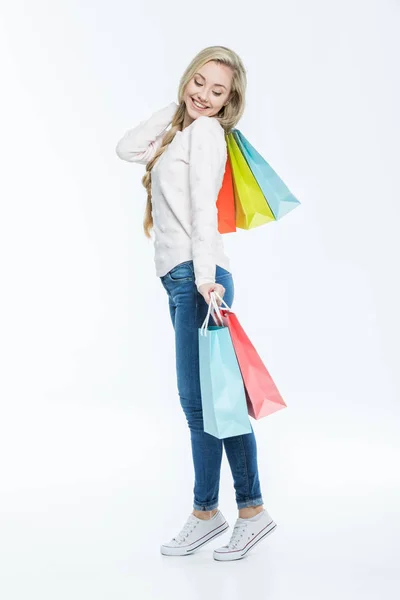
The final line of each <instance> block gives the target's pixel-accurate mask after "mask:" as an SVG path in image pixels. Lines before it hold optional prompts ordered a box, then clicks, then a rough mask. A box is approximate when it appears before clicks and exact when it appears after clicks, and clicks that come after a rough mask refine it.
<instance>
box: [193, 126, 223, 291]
mask: <svg viewBox="0 0 400 600" xmlns="http://www.w3.org/2000/svg"><path fill="white" fill-rule="evenodd" d="M190 133H191V135H190V148H189V187H190V200H191V226H192V236H191V237H192V256H193V266H194V273H195V284H196V286H197V289H198V288H199V286H200V285H202V284H203V283H215V272H216V258H215V255H216V241H217V236H218V210H217V198H218V193H219V190H220V189H221V186H222V181H223V178H224V173H225V166H226V161H227V147H226V141H225V132H224V129H223V128H222V127H221V125H220V123H219V122H218V121H217V119H215V118H214V117H208V116H206V115H201V116H200V117H198V118H197V119H196V121H195V122H193V123H192V124H191V132H190Z"/></svg>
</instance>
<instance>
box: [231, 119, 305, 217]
mask: <svg viewBox="0 0 400 600" xmlns="http://www.w3.org/2000/svg"><path fill="white" fill-rule="evenodd" d="M232 134H233V136H234V138H235V141H236V142H237V145H238V147H239V149H240V151H241V153H242V155H243V157H244V158H245V160H246V162H247V164H248V166H249V168H250V170H251V172H252V173H253V175H254V177H255V179H256V181H257V183H258V185H259V186H260V188H261V190H262V193H263V195H264V197H265V199H266V201H267V203H268V205H269V207H270V208H271V210H272V213H273V215H274V217H275V219H280V218H281V217H283V216H284V215H287V213H288V212H290V211H291V210H293V209H294V208H296V206H298V205H299V204H300V202H299V200H297V198H295V196H294V195H293V194H292V192H291V191H290V190H289V188H288V187H287V186H286V184H285V183H284V182H283V181H282V179H281V178H280V177H279V175H278V174H277V173H276V172H275V171H274V170H273V168H272V167H271V166H270V165H269V164H268V162H267V161H266V160H265V158H263V157H262V156H261V154H259V153H258V152H257V150H256V149H255V148H254V147H253V146H252V145H251V144H250V142H249V141H248V140H247V139H246V138H245V137H244V135H243V133H242V132H241V131H239V129H234V130H233V131H232Z"/></svg>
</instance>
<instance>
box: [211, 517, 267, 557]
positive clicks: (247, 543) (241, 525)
mask: <svg viewBox="0 0 400 600" xmlns="http://www.w3.org/2000/svg"><path fill="white" fill-rule="evenodd" d="M259 514H260V513H259ZM276 528H277V524H276V523H275V522H274V521H273V520H272V519H271V517H270V516H269V514H268V513H267V511H266V510H265V509H264V510H263V511H262V512H261V517H260V518H259V519H258V520H257V521H250V520H249V519H241V518H238V519H237V520H236V523H235V526H234V528H233V531H232V536H231V539H230V542H229V544H228V545H227V546H221V548H217V549H216V550H214V558H215V560H238V559H239V558H244V557H245V556H247V555H248V553H249V552H250V550H251V549H252V548H254V546H255V545H256V544H258V543H259V542H261V541H262V540H263V539H265V538H266V537H267V535H269V534H270V533H272V532H273V531H275V529H276Z"/></svg>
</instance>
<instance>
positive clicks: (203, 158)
mask: <svg viewBox="0 0 400 600" xmlns="http://www.w3.org/2000/svg"><path fill="white" fill-rule="evenodd" d="M177 108H178V105H177V104H176V103H175V102H171V103H170V104H168V106H166V107H164V108H162V109H160V110H157V111H156V112H154V113H153V114H152V115H151V116H150V117H149V118H148V119H147V120H145V121H141V122H140V123H139V124H138V125H137V126H136V127H134V128H133V129H129V130H128V131H127V132H126V133H125V135H124V136H123V137H122V138H121V139H120V141H119V142H118V144H117V146H116V153H117V155H118V156H119V157H120V158H121V159H122V160H126V161H129V162H136V163H140V164H143V165H145V164H147V163H148V162H149V161H150V160H151V158H152V157H153V156H154V154H155V152H156V150H157V149H158V148H159V147H160V146H161V142H162V138H163V135H164V134H165V132H166V129H167V127H168V125H169V124H170V123H171V121H172V118H173V116H174V114H175V111H176V109H177ZM226 160H227V147H226V141H225V132H224V129H223V127H222V126H221V125H220V123H219V122H218V121H217V119H215V118H213V117H207V116H205V115H201V116H199V117H198V118H197V119H195V120H194V121H193V122H192V123H191V124H190V125H188V126H187V127H185V128H184V129H183V131H178V132H177V133H176V134H175V137H174V139H173V140H172V142H171V143H170V144H169V145H168V146H167V148H166V150H165V151H164V153H163V154H162V155H161V156H160V158H159V159H158V160H157V161H156V163H155V165H154V167H153V169H152V171H151V181H152V184H151V185H152V188H151V190H152V214H153V231H154V262H155V266H156V275H157V276H158V277H161V276H163V275H165V274H166V273H168V272H169V271H170V270H171V269H172V268H173V267H175V266H176V265H177V264H179V263H181V262H184V261H187V260H193V265H194V273H195V284H196V286H197V289H198V288H199V286H200V285H201V284H202V283H214V282H215V268H216V265H219V266H221V267H223V268H224V269H226V270H227V271H230V261H229V259H228V257H227V256H226V254H225V252H224V247H223V240H222V235H221V234H220V233H219V231H218V211H217V207H216V200H217V197H218V192H219V190H220V188H221V186H222V180H223V177H224V172H225V165H226Z"/></svg>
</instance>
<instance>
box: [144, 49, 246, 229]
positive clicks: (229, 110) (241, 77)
mask: <svg viewBox="0 0 400 600" xmlns="http://www.w3.org/2000/svg"><path fill="white" fill-rule="evenodd" d="M211 60H213V61H215V62H217V63H220V64H223V65H226V66H228V67H230V68H231V69H232V86H231V92H230V95H229V101H228V103H227V104H226V105H225V106H223V107H222V108H221V110H220V111H219V113H218V114H217V115H216V116H215V118H216V119H218V121H219V122H220V124H221V125H222V127H223V128H224V130H225V133H230V131H231V130H232V129H233V128H234V127H235V125H236V124H237V122H238V121H239V119H240V117H241V116H242V114H243V111H244V108H245V92H246V85H247V77H246V69H245V68H244V66H243V63H242V61H241V59H240V57H239V56H238V55H237V54H236V53H235V52H234V51H233V50H230V49H229V48H226V47H225V46H209V47H208V48H204V49H203V50H201V51H200V52H199V53H198V54H197V55H196V56H195V57H194V58H193V60H192V62H191V63H190V64H189V66H188V67H187V68H186V70H185V72H184V73H183V75H182V77H181V80H180V82H179V88H178V100H179V106H178V108H177V110H176V113H175V115H174V118H173V120H172V123H171V128H170V129H169V130H168V131H167V132H166V133H165V135H164V137H163V139H162V143H161V147H160V148H159V149H158V150H157V152H156V153H155V155H154V156H153V158H152V159H151V160H150V161H149V162H148V163H147V165H146V173H145V174H144V175H143V177H142V184H143V185H144V187H145V188H146V191H147V203H146V209H145V214H144V220H143V229H144V233H145V235H146V237H148V238H150V237H151V235H150V230H151V228H152V227H153V217H152V212H151V210H152V205H151V170H152V168H153V166H154V164H155V163H156V161H157V159H158V158H159V157H160V156H161V155H162V153H163V152H165V150H166V148H167V146H168V144H170V143H171V142H172V140H173V139H174V137H175V134H176V132H177V131H182V126H183V122H184V119H185V114H186V104H185V102H184V100H183V96H184V93H185V89H186V86H187V85H188V83H189V82H190V80H191V79H192V77H193V75H194V74H195V73H196V71H198V70H199V69H200V68H201V67H202V66H203V65H205V64H206V63H207V62H209V61H211Z"/></svg>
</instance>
